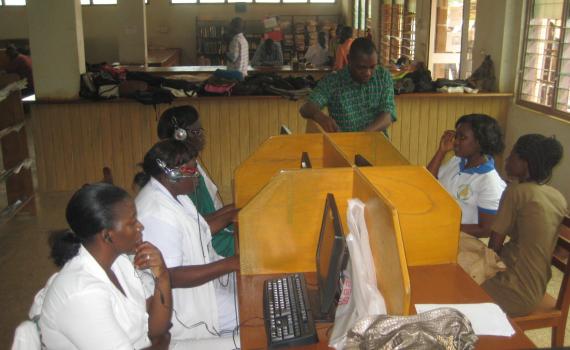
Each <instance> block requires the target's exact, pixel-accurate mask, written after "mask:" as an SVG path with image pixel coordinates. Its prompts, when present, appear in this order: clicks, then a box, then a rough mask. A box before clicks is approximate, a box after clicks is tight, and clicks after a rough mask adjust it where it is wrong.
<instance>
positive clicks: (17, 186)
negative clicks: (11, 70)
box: [0, 74, 36, 214]
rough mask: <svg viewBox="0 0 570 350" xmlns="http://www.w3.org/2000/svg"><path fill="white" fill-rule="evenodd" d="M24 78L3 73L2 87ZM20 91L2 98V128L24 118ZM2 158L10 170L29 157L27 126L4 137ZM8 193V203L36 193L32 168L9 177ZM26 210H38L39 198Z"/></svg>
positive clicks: (0, 103) (0, 78)
mask: <svg viewBox="0 0 570 350" xmlns="http://www.w3.org/2000/svg"><path fill="white" fill-rule="evenodd" d="M18 80H20V78H19V77H18V76H17V75H15V74H6V75H0V88H3V87H4V86H6V85H8V84H10V83H12V82H15V81H18ZM21 99H22V98H21V95H20V91H13V92H12V93H11V94H10V95H9V96H8V97H7V98H6V99H5V100H3V101H0V130H2V129H5V128H8V127H11V126H15V125H17V124H20V123H22V122H23V121H24V110H23V108H22V102H21ZM1 145H2V161H3V165H4V170H9V169H11V168H13V167H15V166H17V165H19V164H20V163H21V162H22V161H23V160H25V159H26V158H28V155H29V154H28V142H27V136H26V128H25V127H23V128H22V129H20V131H18V132H12V133H10V134H8V135H6V136H4V137H3V138H2V139H1ZM6 196H7V198H8V201H7V203H8V205H10V204H12V203H14V202H16V201H17V200H18V199H20V200H25V199H29V198H32V197H33V196H34V184H33V181H32V171H31V169H23V168H22V170H21V171H20V172H19V173H18V174H13V175H12V176H10V177H9V178H8V179H7V180H6ZM21 210H22V211H25V212H28V213H30V214H35V213H36V205H35V201H33V200H29V201H28V204H26V205H25V207H22V208H21Z"/></svg>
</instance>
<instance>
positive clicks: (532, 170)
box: [513, 134, 564, 184]
mask: <svg viewBox="0 0 570 350" xmlns="http://www.w3.org/2000/svg"><path fill="white" fill-rule="evenodd" d="M513 152H515V153H516V154H517V155H518V156H519V157H520V158H521V159H524V160H525V161H526V162H527V164H528V173H529V180H531V181H534V182H536V183H538V184H543V183H546V182H548V181H549V180H550V178H551V177H552V168H554V167H555V166H556V165H557V164H558V163H559V162H560V160H561V159H562V156H563V154H564V149H563V148H562V145H561V144H560V142H559V141H558V140H557V139H555V138H554V137H546V136H544V135H540V134H528V135H523V136H521V137H519V139H518V140H517V142H516V143H515V145H514V147H513Z"/></svg>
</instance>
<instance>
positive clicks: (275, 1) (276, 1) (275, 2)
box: [255, 0, 281, 4]
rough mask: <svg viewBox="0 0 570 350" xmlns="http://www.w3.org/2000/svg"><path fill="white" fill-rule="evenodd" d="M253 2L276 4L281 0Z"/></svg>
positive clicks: (257, 0)
mask: <svg viewBox="0 0 570 350" xmlns="http://www.w3.org/2000/svg"><path fill="white" fill-rule="evenodd" d="M255 2H256V3H258V4H265V3H267V4H278V3H280V2H281V0H255Z"/></svg>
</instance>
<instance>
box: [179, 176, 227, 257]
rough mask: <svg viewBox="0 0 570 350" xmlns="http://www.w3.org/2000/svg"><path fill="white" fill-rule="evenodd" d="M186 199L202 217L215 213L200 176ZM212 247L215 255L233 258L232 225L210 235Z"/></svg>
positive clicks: (212, 202) (202, 178)
mask: <svg viewBox="0 0 570 350" xmlns="http://www.w3.org/2000/svg"><path fill="white" fill-rule="evenodd" d="M188 197H190V199H191V200H192V202H193V203H194V205H195V206H196V209H198V212H199V213H200V214H201V215H202V216H206V215H209V214H211V213H213V212H215V211H216V207H215V206H214V200H213V199H212V197H211V196H210V192H209V191H208V187H206V182H205V181H204V176H200V178H199V181H198V186H197V187H196V191H194V192H193V193H192V194H189V195H188ZM212 246H213V247H214V250H215V251H216V253H218V254H219V255H221V256H224V257H228V256H234V255H235V247H234V225H233V224H231V225H229V226H226V227H225V228H223V229H222V230H220V231H219V232H218V233H216V234H214V233H212Z"/></svg>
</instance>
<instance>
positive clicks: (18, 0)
mask: <svg viewBox="0 0 570 350" xmlns="http://www.w3.org/2000/svg"><path fill="white" fill-rule="evenodd" d="M0 5H3V6H26V0H1V1H0Z"/></svg>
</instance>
